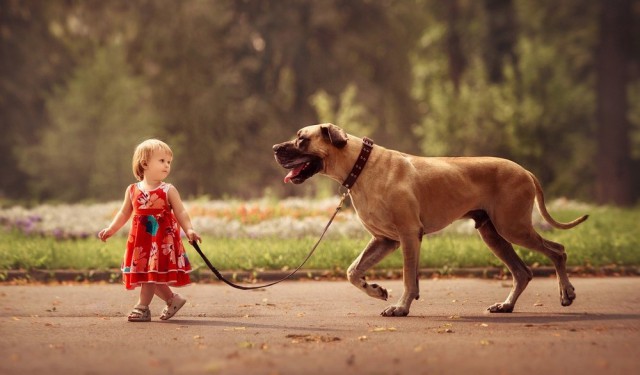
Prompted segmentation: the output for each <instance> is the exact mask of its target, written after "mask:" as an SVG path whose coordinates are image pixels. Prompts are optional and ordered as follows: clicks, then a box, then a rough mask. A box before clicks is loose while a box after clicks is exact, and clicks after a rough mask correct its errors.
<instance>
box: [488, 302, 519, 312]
mask: <svg viewBox="0 0 640 375" xmlns="http://www.w3.org/2000/svg"><path fill="white" fill-rule="evenodd" d="M513 308H514V305H513V304H511V303H496V304H493V305H491V306H489V307H487V311H489V312H490V313H510V312H513Z"/></svg>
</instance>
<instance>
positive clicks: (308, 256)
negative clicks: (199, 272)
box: [189, 190, 349, 290]
mask: <svg viewBox="0 0 640 375" xmlns="http://www.w3.org/2000/svg"><path fill="white" fill-rule="evenodd" d="M347 195H349V190H347V191H346V192H345V193H344V194H342V198H341V199H340V203H339V204H338V207H336V210H335V212H334V213H333V215H331V219H329V222H328V223H327V225H326V226H325V227H324V230H323V231H322V234H321V235H320V238H318V241H316V243H315V245H313V247H312V248H311V251H309V255H307V257H306V258H305V259H304V260H303V261H302V263H301V264H300V265H299V266H298V268H296V269H295V270H293V272H291V273H290V274H288V275H287V276H285V277H283V278H282V279H280V280H277V281H274V282H272V283H269V284H265V285H257V286H243V285H238V284H234V283H233V282H232V281H229V280H227V279H226V278H225V277H224V276H222V274H221V273H220V271H218V270H217V269H216V268H215V267H214V266H213V264H211V262H210V261H209V259H207V257H206V256H205V255H204V254H203V253H202V250H200V246H199V245H198V243H197V242H195V241H194V242H189V243H190V244H191V245H192V246H193V247H194V248H195V249H196V251H197V252H198V254H200V256H201V257H202V259H203V260H204V262H205V263H206V264H207V267H209V269H210V270H211V271H212V272H213V273H214V274H215V275H216V277H217V278H218V279H220V281H222V282H224V283H225V284H227V285H229V286H231V287H233V288H236V289H242V290H251V289H262V288H266V287H268V286H272V285H275V284H278V283H280V282H282V281H285V280H286V279H288V278H290V277H291V276H293V274H294V273H296V272H298V271H299V270H300V268H302V266H304V265H305V263H307V261H308V260H309V258H311V255H313V252H314V251H316V248H317V247H318V245H319V244H320V241H322V238H323V237H324V235H325V233H327V230H328V229H329V226H330V225H331V223H332V222H333V219H334V218H335V217H336V215H337V214H338V211H340V209H341V208H342V205H343V204H344V200H345V199H346V198H347Z"/></svg>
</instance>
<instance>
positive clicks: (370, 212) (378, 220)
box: [351, 197, 398, 240]
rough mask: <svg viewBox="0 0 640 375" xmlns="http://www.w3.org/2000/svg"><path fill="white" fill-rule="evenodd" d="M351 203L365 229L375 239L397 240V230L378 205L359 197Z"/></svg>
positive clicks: (387, 213) (386, 213)
mask: <svg viewBox="0 0 640 375" xmlns="http://www.w3.org/2000/svg"><path fill="white" fill-rule="evenodd" d="M351 203H352V204H353V208H354V209H355V211H356V214H357V215H358V218H359V219H360V222H361V223H362V225H363V226H364V227H365V229H366V230H367V231H368V232H369V233H371V234H372V235H373V236H376V237H385V238H389V239H393V240H398V234H397V228H396V226H395V225H394V224H393V222H392V221H391V220H389V215H390V213H389V212H387V210H384V209H381V207H380V206H379V205H375V204H370V203H371V202H367V200H366V199H363V198H361V197H359V198H356V199H354V197H352V199H351Z"/></svg>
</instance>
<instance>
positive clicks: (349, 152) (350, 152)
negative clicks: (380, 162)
mask: <svg viewBox="0 0 640 375" xmlns="http://www.w3.org/2000/svg"><path fill="white" fill-rule="evenodd" d="M372 150H373V141H372V140H371V139H369V138H366V137H364V138H358V137H354V136H352V135H349V141H348V142H347V145H346V146H345V147H344V148H342V149H340V151H339V153H340V154H341V155H342V157H340V158H331V159H327V160H325V170H324V174H325V175H326V176H328V177H330V178H331V179H333V180H335V181H337V182H339V183H340V184H342V186H344V187H345V188H347V189H351V188H352V187H353V186H354V185H355V184H356V181H357V179H358V177H359V176H360V173H361V172H362V171H363V170H364V168H365V166H366V163H367V161H368V159H369V156H370V154H371V151H372Z"/></svg>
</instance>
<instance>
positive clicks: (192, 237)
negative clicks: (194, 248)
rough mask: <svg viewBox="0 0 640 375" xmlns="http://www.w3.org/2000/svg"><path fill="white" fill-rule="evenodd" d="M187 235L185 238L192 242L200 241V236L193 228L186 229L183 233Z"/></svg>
mask: <svg viewBox="0 0 640 375" xmlns="http://www.w3.org/2000/svg"><path fill="white" fill-rule="evenodd" d="M185 234H186V235H187V238H188V239H189V242H191V243H193V242H196V241H198V242H202V238H200V235H198V233H197V232H196V231H195V230H193V229H189V230H188V231H187V233H185Z"/></svg>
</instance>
